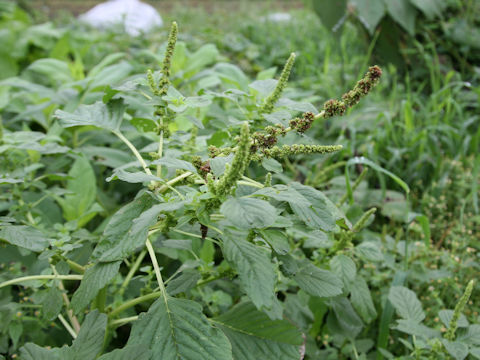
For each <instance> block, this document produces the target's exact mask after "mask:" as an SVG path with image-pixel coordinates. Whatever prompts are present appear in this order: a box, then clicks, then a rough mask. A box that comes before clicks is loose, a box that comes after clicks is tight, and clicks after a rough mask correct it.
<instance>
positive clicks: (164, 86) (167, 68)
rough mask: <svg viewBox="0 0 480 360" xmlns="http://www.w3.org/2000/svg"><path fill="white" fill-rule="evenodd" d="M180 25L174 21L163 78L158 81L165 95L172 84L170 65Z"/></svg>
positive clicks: (164, 63) (164, 61) (163, 66)
mask: <svg viewBox="0 0 480 360" xmlns="http://www.w3.org/2000/svg"><path fill="white" fill-rule="evenodd" d="M177 34H178V26H177V23H176V22H175V21H174V22H172V26H171V27H170V34H169V35H168V42H167V49H166V50H165V57H164V58H163V64H162V78H161V79H160V82H159V83H158V87H159V89H160V90H159V91H160V94H161V95H165V94H166V93H167V90H168V85H169V84H170V80H169V78H170V67H171V65H172V57H173V52H174V51H175V44H176V43H177Z"/></svg>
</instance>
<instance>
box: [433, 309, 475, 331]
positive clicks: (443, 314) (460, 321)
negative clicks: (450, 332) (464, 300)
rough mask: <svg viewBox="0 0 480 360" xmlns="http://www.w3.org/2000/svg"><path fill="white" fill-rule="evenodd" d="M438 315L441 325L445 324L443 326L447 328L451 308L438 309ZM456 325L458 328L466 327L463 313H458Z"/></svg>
mask: <svg viewBox="0 0 480 360" xmlns="http://www.w3.org/2000/svg"><path fill="white" fill-rule="evenodd" d="M438 317H439V318H440V320H441V321H442V323H443V325H445V327H446V328H447V329H448V327H449V326H450V321H451V320H452V317H453V310H440V311H439V313H438ZM457 326H458V327H460V328H466V327H468V320H467V318H466V317H465V315H463V314H460V317H459V318H458V321H457Z"/></svg>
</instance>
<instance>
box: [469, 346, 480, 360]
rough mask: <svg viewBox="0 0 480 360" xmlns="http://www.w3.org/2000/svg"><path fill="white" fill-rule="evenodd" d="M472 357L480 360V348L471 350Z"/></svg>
mask: <svg viewBox="0 0 480 360" xmlns="http://www.w3.org/2000/svg"><path fill="white" fill-rule="evenodd" d="M470 355H472V356H473V357H475V359H480V348H478V347H476V348H470Z"/></svg>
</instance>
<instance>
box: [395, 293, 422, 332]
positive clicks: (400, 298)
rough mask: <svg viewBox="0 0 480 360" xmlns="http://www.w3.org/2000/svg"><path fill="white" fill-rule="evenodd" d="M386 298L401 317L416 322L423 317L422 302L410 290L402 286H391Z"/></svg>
mask: <svg viewBox="0 0 480 360" xmlns="http://www.w3.org/2000/svg"><path fill="white" fill-rule="evenodd" d="M388 300H390V302H391V303H392V305H393V307H394V308H395V310H396V311H397V313H398V315H400V317H402V318H403V319H406V320H412V321H415V322H417V323H419V322H421V321H422V320H423V319H425V313H424V312H423V309H422V304H421V303H420V301H419V300H418V299H417V295H415V293H414V292H413V291H412V290H410V289H407V288H406V287H404V286H392V287H391V288H390V293H389V294H388Z"/></svg>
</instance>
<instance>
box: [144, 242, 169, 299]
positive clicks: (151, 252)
mask: <svg viewBox="0 0 480 360" xmlns="http://www.w3.org/2000/svg"><path fill="white" fill-rule="evenodd" d="M145 245H146V246H147V250H148V254H149V255H150V259H151V261H152V265H153V269H154V270H155V276H156V277H157V282H158V286H159V288H160V292H161V293H162V296H163V298H164V300H165V303H167V292H166V290H165V285H164V284H163V280H162V274H161V273H160V267H159V266H158V261H157V256H156V255H155V250H154V249H153V246H152V243H151V242H150V239H147V242H146V243H145Z"/></svg>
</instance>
